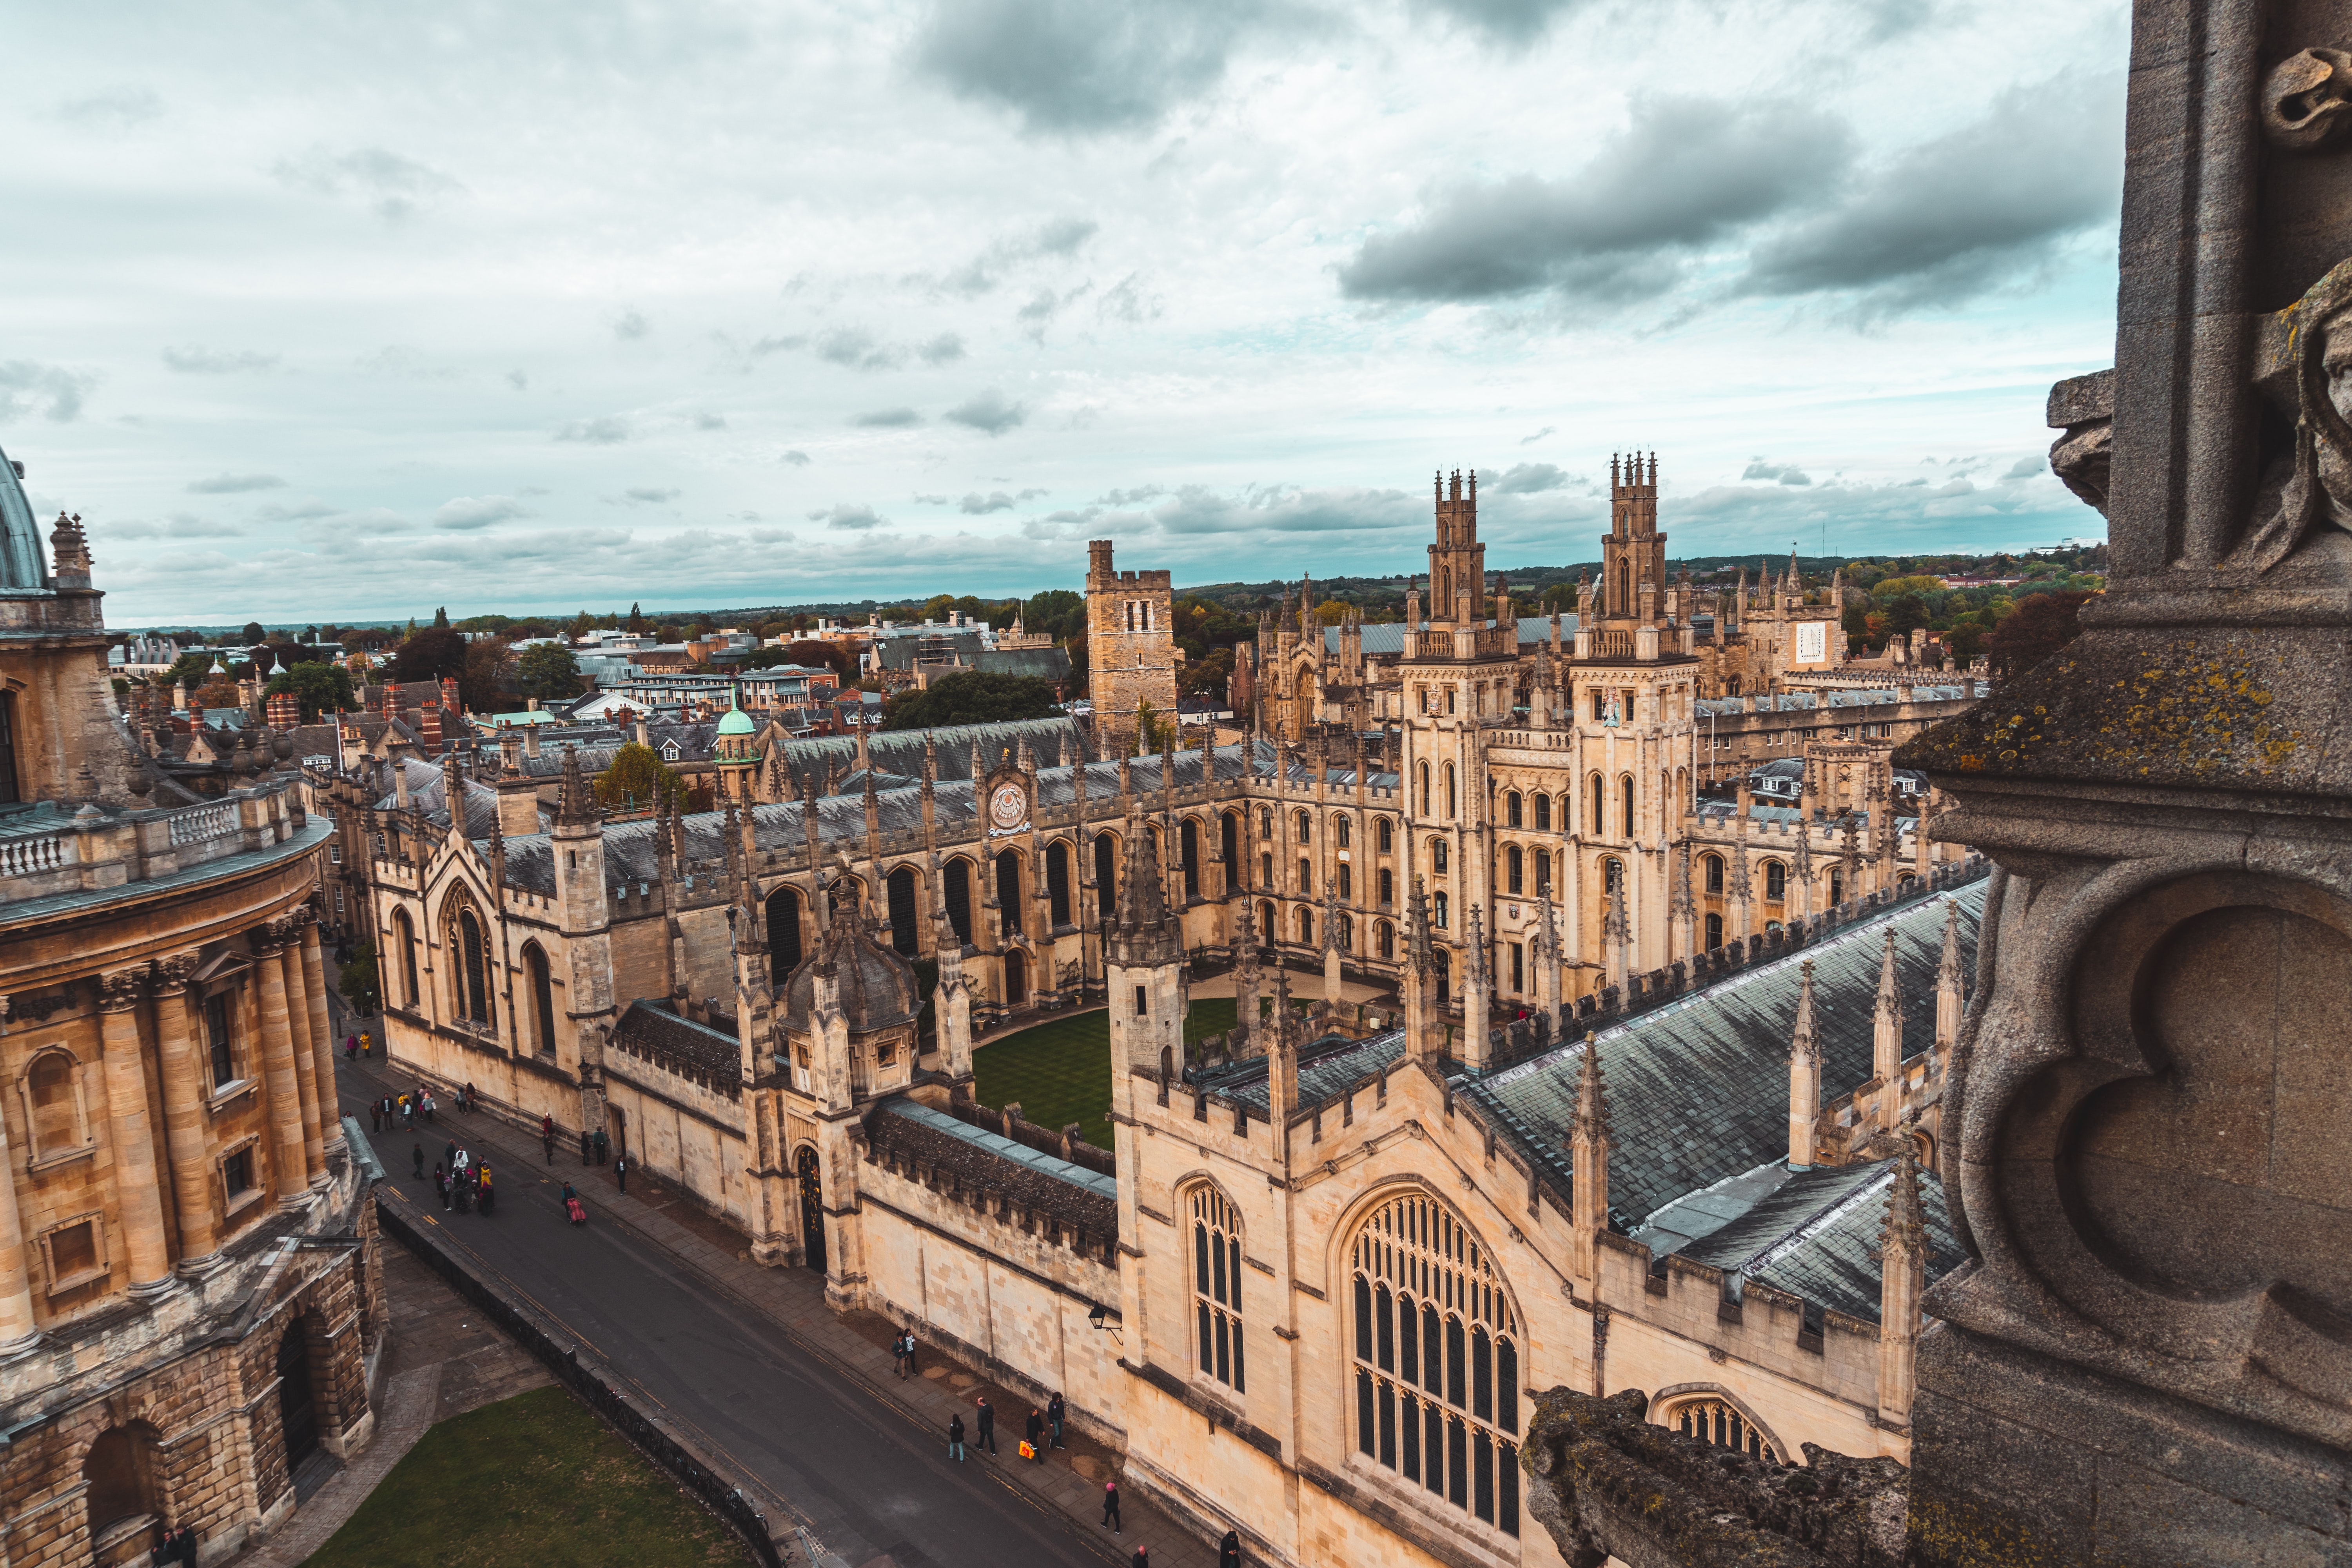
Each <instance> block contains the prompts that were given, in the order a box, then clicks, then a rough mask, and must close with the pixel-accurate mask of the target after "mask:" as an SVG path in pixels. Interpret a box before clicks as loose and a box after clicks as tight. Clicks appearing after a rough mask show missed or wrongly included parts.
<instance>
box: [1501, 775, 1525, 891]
mask: <svg viewBox="0 0 2352 1568" xmlns="http://www.w3.org/2000/svg"><path fill="white" fill-rule="evenodd" d="M1512 798H1513V799H1517V796H1516V795H1515V796H1513V797H1512ZM1526 868H1527V857H1526V856H1525V855H1524V854H1522V853H1521V852H1520V849H1519V847H1518V846H1517V845H1516V844H1513V845H1510V846H1508V847H1506V848H1505V849H1504V851H1503V886H1504V889H1506V890H1507V891H1509V892H1514V893H1516V892H1517V891H1519V890H1520V883H1521V882H1522V880H1523V879H1524V878H1525V876H1526Z"/></svg>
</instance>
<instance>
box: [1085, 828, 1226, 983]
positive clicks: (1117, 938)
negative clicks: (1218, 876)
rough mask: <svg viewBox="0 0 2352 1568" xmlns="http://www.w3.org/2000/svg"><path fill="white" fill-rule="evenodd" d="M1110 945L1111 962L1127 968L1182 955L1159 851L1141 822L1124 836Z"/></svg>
mask: <svg viewBox="0 0 2352 1568" xmlns="http://www.w3.org/2000/svg"><path fill="white" fill-rule="evenodd" d="M1243 908H1244V910H1246V909H1247V908H1248V906H1247V905H1246V904H1244V906H1243ZM1109 947H1110V957H1111V961H1112V962H1113V963H1118V964H1119V965H1121V966H1122V967H1125V968H1129V969H1145V968H1153V967H1158V966H1160V965H1163V964H1171V963H1178V962H1180V961H1181V959H1182V958H1183V956H1184V939H1183V934H1182V932H1181V931H1180V930H1179V929H1178V927H1177V923H1176V917H1175V916H1174V914H1172V913H1171V911H1170V910H1169V908H1168V892H1167V889H1166V887H1165V885H1164V884H1163V883H1162V882H1161V881H1160V854H1159V851H1158V850H1157V849H1156V848H1154V847H1153V846H1152V842H1151V833H1150V829H1149V828H1147V827H1145V826H1143V825H1141V824H1140V823H1139V824H1137V825H1136V826H1135V827H1134V828H1133V829H1132V830H1131V831H1130V832H1129V834H1128V836H1127V872H1126V876H1125V879H1123V880H1122V881H1121V882H1120V884H1119V889H1118V915H1117V918H1116V922H1115V924H1114V925H1113V927H1112V930H1111V937H1110V942H1109Z"/></svg>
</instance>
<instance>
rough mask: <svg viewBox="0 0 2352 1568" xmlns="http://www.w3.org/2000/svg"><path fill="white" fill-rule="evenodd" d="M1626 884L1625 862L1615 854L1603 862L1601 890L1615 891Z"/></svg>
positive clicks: (1605, 891)
mask: <svg viewBox="0 0 2352 1568" xmlns="http://www.w3.org/2000/svg"><path fill="white" fill-rule="evenodd" d="M1624 885H1625V862H1624V861H1622V860H1620V859H1618V858H1616V857H1615V856H1614V855H1612V856H1610V857H1609V858H1607V859H1605V860H1603V861H1601V891H1602V892H1604V893H1613V892H1615V891H1617V889H1620V888H1622V887H1623V886H1624Z"/></svg>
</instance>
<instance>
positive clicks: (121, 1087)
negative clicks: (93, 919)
mask: <svg viewBox="0 0 2352 1568" xmlns="http://www.w3.org/2000/svg"><path fill="white" fill-rule="evenodd" d="M146 982H147V971H146V966H145V965H144V964H142V965H140V966H139V967H137V968H134V969H117V970H114V971H111V972H110V973H108V974H106V975H105V976H104V977H102V978H101V979H100V982H99V1020H100V1026H101V1028H102V1029H103V1032H104V1037H105V1042H106V1114H107V1126H108V1131H109V1133H110V1136H111V1137H112V1140H113V1144H114V1195H115V1202H116V1204H117V1205H118V1206H119V1208H120V1211H121V1217H122V1235H123V1246H124V1249H125V1250H126V1251H127V1252H128V1253H129V1255H130V1258H129V1261H130V1264H131V1291H132V1292H133V1293H134V1294H137V1295H142V1296H149V1295H154V1294H156V1293H158V1292H160V1291H162V1290H164V1289H169V1288H170V1286H171V1283H172V1257H171V1249H170V1247H167V1246H166V1245H165V1243H164V1239H163V1187H162V1185H161V1184H160V1183H159V1182H158V1180H157V1177H156V1173H155V1131H154V1127H153V1125H152V1121H150V1119H149V1114H148V1107H147V1069H146V1064H145V1063H143V1062H142V1060H141V1059H140V1056H139V998H140V994H141V993H142V992H143V991H144V990H145V989H146Z"/></svg>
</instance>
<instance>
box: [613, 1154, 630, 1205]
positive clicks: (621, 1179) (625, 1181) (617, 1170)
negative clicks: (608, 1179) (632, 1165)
mask: <svg viewBox="0 0 2352 1568" xmlns="http://www.w3.org/2000/svg"><path fill="white" fill-rule="evenodd" d="M613 1179H614V1181H616V1182H618V1183H620V1184H621V1195H622V1196H623V1197H626V1196H627V1195H628V1193H629V1157H628V1156H627V1155H626V1154H624V1155H622V1156H620V1157H619V1158H618V1159H616V1160H614V1162H613Z"/></svg>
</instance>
